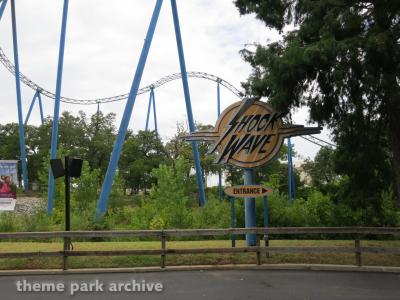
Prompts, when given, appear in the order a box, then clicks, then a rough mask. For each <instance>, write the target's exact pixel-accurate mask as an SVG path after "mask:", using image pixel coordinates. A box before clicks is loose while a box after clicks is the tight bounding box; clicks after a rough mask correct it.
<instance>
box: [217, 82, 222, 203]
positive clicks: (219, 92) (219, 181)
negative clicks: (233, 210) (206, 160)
mask: <svg viewBox="0 0 400 300" xmlns="http://www.w3.org/2000/svg"><path fill="white" fill-rule="evenodd" d="M220 82H221V79H218V81H217V118H219V116H220V114H221V86H220ZM218 199H219V201H221V200H222V172H221V169H220V170H219V171H218Z"/></svg>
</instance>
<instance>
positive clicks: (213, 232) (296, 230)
mask: <svg viewBox="0 0 400 300" xmlns="http://www.w3.org/2000/svg"><path fill="white" fill-rule="evenodd" d="M244 234H256V236H257V244H256V246H251V247H232V248H190V249H170V248H167V240H168V238H171V237H186V236H203V237H204V236H223V235H231V236H235V235H244ZM276 234H290V235H298V234H344V235H345V234H350V235H355V236H356V238H354V247H270V246H269V243H268V240H269V236H270V235H276ZM364 235H391V236H396V237H398V236H400V227H390V228H388V227H269V228H228V229H187V230H186V229H185V230H181V229H179V230H130V231H69V232H67V231H58V232H16V233H0V241H1V240H5V239H6V240H9V239H11V240H15V239H37V238H38V239H43V238H46V239H51V238H63V239H64V243H65V244H67V245H68V246H67V247H65V250H63V251H53V252H50V251H49V252H47V251H46V252H2V253H0V258H27V257H62V258H63V268H64V269H65V270H66V269H68V257H77V256H124V255H125V256H129V255H160V257H161V263H160V266H161V268H165V266H166V257H167V255H172V254H175V255H176V254H178V255H179V254H210V253H212V254H218V253H255V254H256V257H255V260H256V264H258V265H260V264H261V263H262V261H261V255H267V256H268V255H269V254H270V253H354V255H355V263H356V265H358V266H361V265H362V260H361V255H362V253H380V254H400V247H362V246H361V242H360V239H361V237H362V236H364ZM119 237H155V238H158V239H160V241H161V248H160V249H132V250H106V251H77V250H71V248H70V247H69V242H70V241H71V240H72V239H74V238H119ZM262 238H263V239H264V241H265V245H264V246H261V245H260V240H261V239H262Z"/></svg>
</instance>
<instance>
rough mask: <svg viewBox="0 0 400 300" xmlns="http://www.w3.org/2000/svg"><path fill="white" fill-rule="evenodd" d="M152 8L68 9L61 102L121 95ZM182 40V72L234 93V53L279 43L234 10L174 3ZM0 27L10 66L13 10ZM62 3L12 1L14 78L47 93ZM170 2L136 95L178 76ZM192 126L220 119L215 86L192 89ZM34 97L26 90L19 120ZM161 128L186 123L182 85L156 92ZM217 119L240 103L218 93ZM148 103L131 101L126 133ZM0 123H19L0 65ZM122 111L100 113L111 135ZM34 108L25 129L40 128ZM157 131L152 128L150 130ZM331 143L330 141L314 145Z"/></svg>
mask: <svg viewBox="0 0 400 300" xmlns="http://www.w3.org/2000/svg"><path fill="white" fill-rule="evenodd" d="M155 2H156V1H155V0H114V1H105V0H70V1H69V3H70V4H69V15H68V24H67V37H66V48H65V60H64V75H63V84H62V95H63V96H66V97H75V98H88V99H93V98H100V97H107V96H113V95H118V94H121V93H127V92H128V91H129V89H130V86H131V84H132V79H133V76H134V72H135V69H136V64H137V62H138V59H139V55H140V51H141V49H142V46H143V40H144V37H145V34H146V31H147V27H148V24H149V21H150V17H151V14H152V11H153V8H154V5H155ZM177 3H178V9H179V14H180V21H181V30H182V38H183V43H184V49H185V56H186V65H187V69H188V71H201V72H207V73H211V74H214V75H217V76H219V77H221V78H223V79H225V80H227V81H228V82H230V83H231V84H233V85H234V86H236V87H237V88H239V89H240V88H241V86H240V83H241V82H243V81H245V80H246V78H247V77H248V76H249V74H250V72H251V68H250V67H249V65H247V64H246V63H245V62H244V61H243V60H242V58H241V57H240V54H239V51H240V50H241V49H242V48H243V47H244V45H245V44H248V43H254V42H256V43H263V44H265V43H266V42H267V41H274V40H277V39H279V38H280V37H279V34H278V33H277V32H275V31H271V30H267V29H266V28H265V26H264V25H263V23H261V22H260V21H257V20H256V19H255V17H254V16H251V15H250V16H242V17H241V16H240V15H239V13H238V11H237V9H236V7H235V6H234V5H233V3H232V0H178V1H177ZM7 6H8V7H7V9H6V11H5V12H4V15H3V18H2V20H1V21H0V46H1V47H2V48H3V50H4V52H5V53H6V55H7V56H8V57H9V58H10V60H13V52H12V35H11V17H10V16H11V13H10V1H9V3H8V5H7ZM62 6H63V1H62V0H36V1H32V0H18V1H16V10H17V26H18V43H19V56H20V70H21V72H22V73H24V74H25V75H27V76H28V77H29V78H31V79H32V80H33V81H35V82H37V83H38V84H39V85H41V86H42V87H44V88H45V89H48V90H50V91H54V90H55V81H56V72H57V59H58V47H59V35H60V29H61V15H62ZM179 71H180V69H179V62H178V55H177V49H176V42H175V35H174V27H173V22H172V13H171V6H170V1H168V0H165V1H164V4H163V7H162V10H161V15H160V19H159V22H158V25H157V29H156V32H155V35H154V39H153V43H152V46H151V50H150V53H149V57H148V60H147V65H146V67H145V70H144V74H143V78H142V83H141V87H143V86H146V85H148V84H151V83H152V82H154V81H156V80H158V79H160V78H161V77H163V76H166V75H169V74H172V73H177V72H179ZM189 85H190V92H191V98H192V106H193V113H194V117H195V120H196V121H198V122H201V123H205V124H214V123H215V121H216V118H217V103H216V99H217V98H216V84H215V83H213V82H211V81H205V80H200V79H189ZM33 94H34V91H32V90H31V89H29V88H27V87H25V86H24V85H23V86H22V97H23V99H22V102H23V114H24V116H25V115H26V113H27V110H28V107H29V103H30V101H31V98H32V96H33ZM155 96H156V102H157V116H158V127H159V132H160V135H161V136H162V138H163V140H167V139H168V138H170V137H172V136H173V134H174V133H175V131H176V123H177V122H185V123H186V122H187V121H186V120H187V118H186V110H185V101H184V97H183V90H182V83H181V81H174V82H172V83H169V84H167V85H164V86H162V87H160V88H158V89H156V90H155ZM221 97H222V99H221V102H222V109H223V108H225V107H227V106H228V105H230V104H231V103H233V102H235V101H237V100H238V98H236V96H235V95H233V94H232V93H231V92H230V91H228V90H226V89H224V88H222V90H221ZM148 98H149V95H148V94H145V95H140V96H138V97H137V99H136V103H135V106H134V112H133V115H132V117H131V122H130V128H131V129H133V130H134V131H136V130H139V129H144V127H145V122H146V113H147V105H148ZM43 101H44V103H43V104H44V111H45V114H46V115H52V114H53V109H54V102H53V100H52V99H47V98H43ZM0 103H1V109H0V122H1V123H2V124H4V123H8V122H17V121H18V117H17V104H16V95H15V80H14V78H13V77H12V76H11V74H10V73H9V72H8V71H7V70H6V69H5V68H4V67H3V66H2V65H0ZM124 106H125V101H121V102H117V103H111V104H103V105H101V107H100V108H101V110H102V111H103V112H104V113H108V112H115V113H116V114H117V127H118V126H119V122H120V118H121V116H122V112H123V110H124ZM96 109H97V107H96V106H95V105H94V106H77V105H71V104H66V103H62V104H61V111H64V110H68V111H72V112H74V113H77V112H78V111H79V110H83V111H85V113H86V114H87V115H91V114H93V113H95V112H96ZM307 117H308V116H307V110H305V109H304V110H301V111H299V112H297V113H296V114H295V115H294V121H295V122H296V123H298V124H306V123H307V119H308V118H307ZM39 123H40V119H39V110H38V107H35V108H34V111H33V113H32V116H31V121H30V124H39ZM153 126H154V125H153V121H151V123H150V127H151V128H154V127H153ZM320 137H321V138H324V139H327V135H326V132H324V134H321V135H320ZM293 140H294V144H295V147H296V151H297V152H298V153H299V154H301V155H302V156H304V157H307V156H310V157H313V156H314V155H315V153H316V152H317V151H318V149H319V148H318V147H317V146H315V145H312V144H310V143H309V142H306V141H304V140H302V139H300V138H294V139H293Z"/></svg>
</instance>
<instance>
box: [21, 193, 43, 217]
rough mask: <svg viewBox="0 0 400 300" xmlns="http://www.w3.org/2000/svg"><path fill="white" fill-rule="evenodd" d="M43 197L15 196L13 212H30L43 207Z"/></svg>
mask: <svg viewBox="0 0 400 300" xmlns="http://www.w3.org/2000/svg"><path fill="white" fill-rule="evenodd" d="M44 208H45V203H44V201H43V199H41V198H38V197H17V203H16V205H15V212H16V213H19V214H32V213H34V212H35V211H37V210H40V209H44Z"/></svg>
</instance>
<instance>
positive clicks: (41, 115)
mask: <svg viewBox="0 0 400 300" xmlns="http://www.w3.org/2000/svg"><path fill="white" fill-rule="evenodd" d="M37 97H38V101H39V112H40V120H41V121H42V125H43V124H44V114H43V105H42V96H41V95H40V91H39V90H38V91H37Z"/></svg>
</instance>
